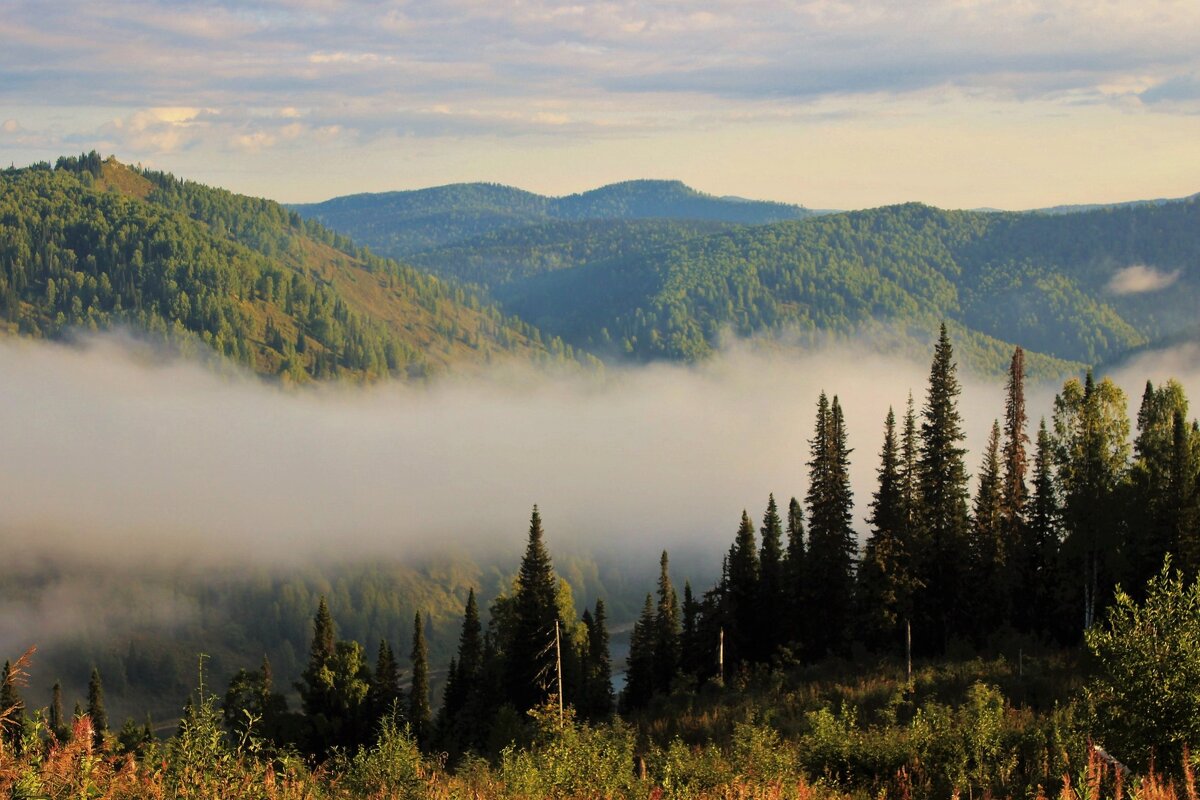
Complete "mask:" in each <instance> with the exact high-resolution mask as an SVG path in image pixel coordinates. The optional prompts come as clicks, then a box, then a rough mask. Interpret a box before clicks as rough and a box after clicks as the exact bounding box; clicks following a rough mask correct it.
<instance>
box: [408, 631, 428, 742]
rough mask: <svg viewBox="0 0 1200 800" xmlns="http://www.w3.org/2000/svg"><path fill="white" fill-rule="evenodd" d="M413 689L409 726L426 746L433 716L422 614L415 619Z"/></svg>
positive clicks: (418, 739) (409, 698)
mask: <svg viewBox="0 0 1200 800" xmlns="http://www.w3.org/2000/svg"><path fill="white" fill-rule="evenodd" d="M409 658H410V660H411V661H412V687H411V688H410V689H409V693H408V724H409V725H411V726H412V732H413V736H414V737H416V740H417V742H418V743H420V744H421V745H422V746H425V745H427V744H428V742H429V734H430V732H431V730H430V729H431V725H432V718H433V714H432V712H431V711H430V708H429V650H428V648H427V647H426V645H425V624H424V622H423V621H422V620H421V612H419V611H418V612H417V613H416V615H415V616H414V617H413V639H412V652H411V653H410V656H409Z"/></svg>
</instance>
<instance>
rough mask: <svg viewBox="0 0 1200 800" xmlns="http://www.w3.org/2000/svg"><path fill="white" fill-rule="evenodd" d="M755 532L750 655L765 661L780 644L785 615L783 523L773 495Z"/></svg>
mask: <svg viewBox="0 0 1200 800" xmlns="http://www.w3.org/2000/svg"><path fill="white" fill-rule="evenodd" d="M758 532H759V535H760V537H761V538H760V540H759V541H760V545H759V551H758V564H759V583H758V622H759V624H758V630H757V632H756V634H755V642H756V644H757V647H756V648H755V652H754V654H753V655H754V658H755V660H757V661H766V660H768V659H770V658H771V656H772V655H774V654H775V651H776V650H777V649H778V648H779V646H780V645H781V644H783V641H782V633H783V632H782V631H781V629H780V628H781V626H780V624H779V623H780V620H781V619H782V618H783V617H784V615H785V608H786V603H785V599H784V587H785V585H786V579H785V576H784V554H783V520H781V519H780V518H779V508H778V506H776V505H775V495H774V494H771V495H769V496H768V498H767V510H766V511H765V512H764V513H763V521H762V527H761V528H759V530H758Z"/></svg>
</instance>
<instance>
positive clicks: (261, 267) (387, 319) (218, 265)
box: [0, 153, 574, 380]
mask: <svg viewBox="0 0 1200 800" xmlns="http://www.w3.org/2000/svg"><path fill="white" fill-rule="evenodd" d="M114 325H125V326H131V327H133V328H134V329H136V330H140V331H143V332H145V333H147V334H149V335H152V336H154V337H158V338H161V339H163V340H171V341H173V342H175V343H177V344H178V345H180V346H183V347H195V346H196V345H203V346H206V347H211V348H212V349H214V350H216V351H217V352H218V353H220V354H222V355H223V356H225V357H227V358H230V359H232V360H234V361H237V362H239V363H242V364H245V365H248V366H250V367H252V368H253V369H255V370H257V371H258V372H261V373H266V374H282V375H285V376H287V377H288V378H289V379H294V380H307V379H310V378H323V377H348V378H354V379H362V378H372V377H379V376H384V375H400V376H404V375H409V376H419V375H424V374H428V373H430V372H436V371H440V370H444V369H447V368H449V367H451V366H456V365H463V364H471V363H477V364H482V363H486V362H487V361H490V360H491V359H493V358H498V357H513V358H518V359H534V360H551V359H555V358H571V357H573V355H574V354H573V352H571V351H570V348H569V347H566V346H564V345H563V343H562V342H561V341H558V340H555V339H549V340H547V341H546V342H543V341H542V340H541V335H540V333H539V332H538V331H536V330H534V329H533V328H531V327H530V326H528V325H526V324H524V323H523V322H521V321H519V320H516V319H513V318H511V317H506V316H505V315H504V314H503V313H501V312H500V311H499V310H498V309H497V308H496V307H495V305H493V304H491V303H488V302H485V301H483V300H481V299H480V298H479V297H477V296H476V295H474V294H473V293H471V292H468V291H466V290H464V289H463V288H462V287H461V286H458V285H450V284H447V283H445V282H442V281H440V280H438V279H437V278H434V277H431V276H429V275H428V274H426V273H425V272H422V271H420V270H417V269H414V268H412V267H409V266H405V265H402V264H399V263H397V262H395V261H390V260H387V259H383V258H379V257H377V256H374V255H372V254H371V253H370V252H368V251H366V250H364V249H361V248H358V247H356V246H354V245H353V244H352V243H351V242H350V241H349V240H348V239H347V238H346V237H344V236H341V235H338V234H335V233H333V232H332V231H329V230H328V229H326V228H324V227H322V226H321V225H320V224H318V223H315V222H310V221H305V220H303V219H302V218H301V217H300V216H299V215H298V214H296V213H295V212H293V211H289V210H287V209H286V208H284V207H283V206H280V205H279V204H277V203H273V202H271V201H269V200H262V199H256V198H250V197H244V196H241V195H236V194H233V193H231V192H227V191H223V190H220V189H213V188H209V187H207V186H202V185H200V184H197V183H192V182H189V181H181V180H177V179H176V178H174V177H173V176H171V175H168V174H165V173H160V172H152V171H147V170H135V169H131V168H129V167H127V166H124V165H122V164H120V163H119V162H117V161H115V160H114V159H108V160H106V161H101V159H100V157H99V156H98V155H97V154H95V153H91V154H88V155H85V156H82V157H79V158H62V159H59V161H58V163H57V164H56V165H55V167H53V168H52V167H51V166H50V165H49V164H39V165H35V166H32V167H29V168H24V169H8V170H5V171H3V172H0V330H5V331H8V332H10V333H19V334H23V335H28V336H34V337H42V336H47V337H54V336H58V335H61V334H63V333H65V332H68V331H71V330H75V329H79V328H83V329H93V330H95V329H101V328H107V327H111V326H114Z"/></svg>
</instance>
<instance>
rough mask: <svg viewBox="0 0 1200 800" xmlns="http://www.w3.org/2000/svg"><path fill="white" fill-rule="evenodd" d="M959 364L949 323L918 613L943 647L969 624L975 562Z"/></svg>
mask: <svg viewBox="0 0 1200 800" xmlns="http://www.w3.org/2000/svg"><path fill="white" fill-rule="evenodd" d="M956 373H957V366H956V365H955V363H954V351H953V348H952V347H951V346H950V337H949V335H948V334H947V333H946V325H945V324H944V323H943V324H942V326H941V331H940V333H939V335H938V342H937V345H936V346H935V347H934V351H933V364H932V365H931V366H930V369H929V387H928V394H927V397H926V400H925V406H924V408H923V409H922V414H921V417H922V418H921V434H920V445H919V454H918V457H917V485H918V490H919V495H920V513H919V518H920V524H921V528H922V535H921V539H922V542H921V545H922V547H921V550H922V552H921V556H922V558H921V563H920V570H919V573H918V579H919V581H920V583H921V584H922V587H923V588H922V589H921V591H920V592H919V593H918V595H917V598H918V603H917V608H918V614H917V615H918V618H919V624H920V627H921V628H922V629H923V630H922V634H923V638H924V639H925V640H926V641H928V642H929V645H930V648H931V649H933V650H934V651H937V652H940V651H941V650H943V649H944V648H945V646H946V642H947V641H948V640H949V638H950V637H951V636H952V635H956V634H961V633H963V632H964V629H965V628H967V627H968V626H967V619H966V615H965V614H964V613H963V612H964V602H963V601H964V599H965V589H966V587H965V585H964V576H965V574H966V567H967V566H968V564H969V563H970V549H969V546H968V536H969V532H970V518H969V514H968V511H967V470H966V466H965V464H964V462H963V457H964V455H965V452H966V451H965V450H964V449H963V448H962V446H961V443H962V441H963V439H964V435H963V431H962V418H961V417H960V416H959V412H958V396H959V394H960V393H961V391H962V390H961V388H960V387H959V384H958V377H957V374H956Z"/></svg>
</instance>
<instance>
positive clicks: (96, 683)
mask: <svg viewBox="0 0 1200 800" xmlns="http://www.w3.org/2000/svg"><path fill="white" fill-rule="evenodd" d="M87 715H88V717H89V718H91V720H92V734H93V736H94V737H95V744H96V746H97V747H100V746H101V745H102V744H104V734H105V733H107V732H108V712H107V711H106V710H105V708H104V685H103V684H102V683H101V682H100V670H98V669H96V668H95V667H92V677H91V679H90V680H89V681H88V697H87Z"/></svg>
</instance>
